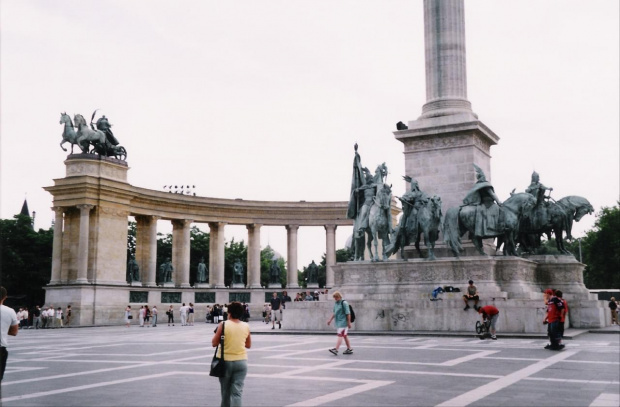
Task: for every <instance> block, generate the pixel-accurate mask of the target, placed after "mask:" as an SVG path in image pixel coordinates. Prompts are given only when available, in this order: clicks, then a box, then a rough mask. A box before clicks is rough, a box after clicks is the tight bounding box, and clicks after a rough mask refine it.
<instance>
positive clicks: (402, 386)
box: [2, 322, 620, 407]
mask: <svg viewBox="0 0 620 407" xmlns="http://www.w3.org/2000/svg"><path fill="white" fill-rule="evenodd" d="M251 326H252V327H253V328H252V329H253V331H255V334H254V335H253V336H252V342H253V346H252V349H250V351H249V374H248V377H247V379H246V384H245V390H244V396H243V399H244V404H245V405H246V406H336V405H337V406H413V405H416V406H465V405H472V406H528V407H532V406H591V405H592V406H618V405H619V404H620V402H619V396H618V394H619V393H620V390H619V388H620V377H619V376H620V373H619V372H620V346H619V340H620V335H614V334H584V335H580V336H578V337H577V338H576V339H574V340H568V341H566V349H565V350H563V351H561V352H551V351H547V350H544V349H543V346H544V345H545V344H546V340H544V339H500V340H497V341H491V340H486V341H481V340H479V339H477V338H475V337H474V336H473V335H472V337H471V338H462V337H460V338H459V337H432V336H431V337H416V336H362V335H356V334H355V333H353V334H352V335H351V341H352V345H353V347H354V349H355V352H354V354H353V355H342V353H341V354H340V355H338V356H333V355H331V354H330V353H329V352H328V351H327V349H328V348H330V347H333V345H334V343H335V340H336V337H335V335H329V336H328V335H296V334H290V335H287V334H283V333H285V332H286V330H285V329H282V331H280V330H277V331H275V332H277V333H278V334H276V335H274V334H271V333H270V332H268V331H267V332H265V329H264V324H262V325H261V323H260V322H253V323H251ZM213 329H214V325H210V324H209V325H207V324H204V323H199V324H197V325H196V326H188V327H181V326H175V327H168V326H166V325H160V326H158V327H157V328H139V327H137V326H132V327H131V328H129V329H127V328H125V327H124V326H119V327H98V328H80V329H55V330H23V331H20V332H19V335H18V336H17V337H15V338H11V343H10V348H9V352H10V355H9V365H8V368H7V372H6V374H5V378H4V381H3V384H2V406H4V407H8V406H132V407H135V406H205V405H207V406H217V405H219V403H220V396H219V383H218V380H217V379H215V378H212V377H209V375H208V369H209V364H210V361H211V357H212V356H213V349H212V348H211V346H210V341H211V337H212V335H213ZM259 331H261V332H259ZM341 350H343V348H341Z"/></svg>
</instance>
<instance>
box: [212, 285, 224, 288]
mask: <svg viewBox="0 0 620 407" xmlns="http://www.w3.org/2000/svg"><path fill="white" fill-rule="evenodd" d="M213 288H227V287H226V286H225V285H224V284H215V285H214V286H213Z"/></svg>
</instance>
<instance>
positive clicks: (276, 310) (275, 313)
mask: <svg viewBox="0 0 620 407" xmlns="http://www.w3.org/2000/svg"><path fill="white" fill-rule="evenodd" d="M269 303H270V304H271V329H276V319H277V320H278V329H282V322H281V319H282V318H281V317H280V307H281V306H282V301H281V300H280V298H278V293H275V292H274V293H273V294H272V298H271V300H270V301H269Z"/></svg>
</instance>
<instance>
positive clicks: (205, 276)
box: [196, 257, 209, 283]
mask: <svg viewBox="0 0 620 407" xmlns="http://www.w3.org/2000/svg"><path fill="white" fill-rule="evenodd" d="M207 281H209V270H207V265H206V264H205V258H204V257H201V258H200V263H198V269H197V270H196V282H198V283H206V282H207Z"/></svg>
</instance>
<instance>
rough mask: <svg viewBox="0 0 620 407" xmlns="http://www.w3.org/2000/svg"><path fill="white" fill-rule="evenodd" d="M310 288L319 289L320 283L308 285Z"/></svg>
mask: <svg viewBox="0 0 620 407" xmlns="http://www.w3.org/2000/svg"><path fill="white" fill-rule="evenodd" d="M307 287H308V288H319V283H308V286H307Z"/></svg>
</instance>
